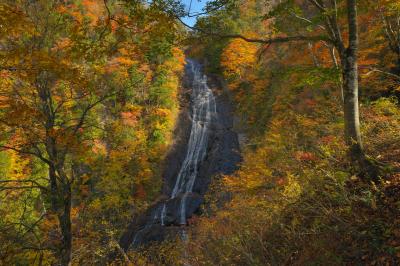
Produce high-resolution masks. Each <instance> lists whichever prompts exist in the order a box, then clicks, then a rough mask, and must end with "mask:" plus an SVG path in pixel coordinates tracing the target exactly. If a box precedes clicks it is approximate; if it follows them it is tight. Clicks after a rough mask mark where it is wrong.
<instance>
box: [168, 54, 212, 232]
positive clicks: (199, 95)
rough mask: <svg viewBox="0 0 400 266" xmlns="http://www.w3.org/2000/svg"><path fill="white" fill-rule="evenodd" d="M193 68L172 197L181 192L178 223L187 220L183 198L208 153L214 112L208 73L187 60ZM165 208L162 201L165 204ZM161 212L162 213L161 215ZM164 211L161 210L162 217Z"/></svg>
mask: <svg viewBox="0 0 400 266" xmlns="http://www.w3.org/2000/svg"><path fill="white" fill-rule="evenodd" d="M187 63H188V65H189V66H190V70H191V72H192V76H193V81H192V95H191V101H192V127H191V131H190V137H189V142H188V145H187V152H186V157H185V159H184V161H183V163H182V166H181V168H180V170H179V173H178V176H177V178H176V182H175V185H174V188H173V190H172V193H171V196H170V197H171V199H173V198H175V197H177V196H179V195H181V196H182V198H181V204H180V210H179V213H180V224H186V207H187V206H186V199H187V196H188V194H189V193H190V192H192V190H193V186H194V183H195V180H196V177H197V174H198V170H199V166H200V164H201V162H202V161H203V159H204V157H205V156H206V153H207V144H208V137H209V129H210V123H211V122H212V118H213V117H214V114H215V113H216V106H215V98H214V95H213V93H212V90H211V89H210V88H209V87H208V85H207V76H206V75H204V74H203V73H202V72H201V67H200V65H199V64H198V63H196V62H195V61H192V60H190V59H188V60H187ZM163 209H165V203H164V207H163ZM163 215H164V217H163ZM165 215H166V211H163V213H162V214H161V220H162V221H164V218H165Z"/></svg>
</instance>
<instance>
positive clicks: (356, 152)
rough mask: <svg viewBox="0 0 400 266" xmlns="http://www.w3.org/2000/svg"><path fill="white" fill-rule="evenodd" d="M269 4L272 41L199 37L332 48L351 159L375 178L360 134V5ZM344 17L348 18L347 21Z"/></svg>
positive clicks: (321, 1) (308, 0) (318, 1)
mask: <svg viewBox="0 0 400 266" xmlns="http://www.w3.org/2000/svg"><path fill="white" fill-rule="evenodd" d="M268 4H269V5H270V6H271V8H270V11H269V12H267V13H266V15H265V16H264V19H266V20H271V21H272V22H273V24H272V25H273V27H274V32H272V33H268V34H267V35H269V38H251V37H249V36H246V35H245V34H224V33H222V34H221V33H219V32H218V29H217V31H216V30H214V29H210V28H208V27H201V28H198V27H195V28H194V29H195V30H198V31H199V32H200V34H206V35H209V36H214V37H216V36H217V37H222V38H239V39H242V40H244V41H247V42H252V43H260V44H263V45H265V46H267V47H268V46H269V45H272V44H282V43H287V42H324V43H326V44H327V45H328V46H331V47H333V48H334V50H333V54H332V55H333V57H334V58H335V57H336V55H335V54H338V57H339V59H340V61H339V63H340V69H341V74H342V79H341V82H342V84H341V87H342V89H343V111H344V120H345V138H346V143H347V145H348V147H349V155H350V158H351V161H352V162H353V165H354V166H355V167H357V168H359V170H360V171H361V172H362V173H363V174H365V175H369V176H370V177H373V178H376V177H377V175H378V172H377V167H376V165H375V163H373V162H372V161H371V160H370V159H369V158H368V157H367V156H366V154H365V152H364V147H363V142H362V138H361V134H360V118H359V99H358V97H359V85H358V64H357V62H358V50H359V40H358V38H359V37H358V22H357V20H358V15H357V1H356V0H346V1H333V0H332V1H330V0H326V1H325V0H305V1H281V2H279V3H277V4H273V3H272V4H271V3H268ZM342 14H346V17H343V16H342ZM288 21H292V23H293V24H291V27H287V25H288V24H287V23H288ZM284 25H286V26H284ZM345 29H347V30H346V31H345ZM277 32H278V33H279V32H281V35H280V36H279V34H278V33H277ZM277 35H278V36H277ZM335 62H336V61H335Z"/></svg>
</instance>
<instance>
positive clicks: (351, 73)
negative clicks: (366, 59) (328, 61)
mask: <svg viewBox="0 0 400 266" xmlns="http://www.w3.org/2000/svg"><path fill="white" fill-rule="evenodd" d="M342 64H343V73H342V75H343V96H344V97H343V100H344V126H345V137H346V143H347V145H348V146H349V148H350V156H351V157H352V159H353V161H360V160H363V158H364V150H363V145H362V140H361V134H360V115H359V107H358V71H357V62H356V59H355V58H354V57H353V56H352V55H346V56H344V57H343V58H342Z"/></svg>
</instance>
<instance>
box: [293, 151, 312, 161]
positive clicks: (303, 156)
mask: <svg viewBox="0 0 400 266" xmlns="http://www.w3.org/2000/svg"><path fill="white" fill-rule="evenodd" d="M295 157H296V160H298V161H312V162H313V161H316V159H317V158H316V156H315V155H314V154H313V153H311V152H306V151H297V152H296V153H295Z"/></svg>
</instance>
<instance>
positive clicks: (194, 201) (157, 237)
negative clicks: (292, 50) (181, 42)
mask: <svg viewBox="0 0 400 266" xmlns="http://www.w3.org/2000/svg"><path fill="white" fill-rule="evenodd" d="M182 83H183V84H182V85H183V86H182V87H183V89H182V90H181V97H180V98H181V112H180V115H179V121H178V124H177V127H176V129H175V132H174V136H175V137H174V138H175V143H174V145H173V147H172V148H171V150H170V152H169V154H168V155H167V157H166V160H165V167H164V173H163V178H164V185H163V190H162V196H161V197H160V200H159V201H158V202H156V203H155V204H154V205H152V206H151V207H150V208H148V210H147V211H146V212H145V213H144V214H143V215H141V216H139V217H136V218H135V219H134V220H133V221H132V222H131V224H130V225H129V226H128V228H127V229H126V231H125V232H124V234H123V235H122V237H121V239H120V246H121V247H122V248H123V249H124V250H128V249H129V248H131V247H137V246H140V245H143V244H146V243H148V242H151V241H162V240H164V239H166V238H168V237H170V236H172V237H173V236H174V235H176V233H177V232H178V231H179V230H180V229H181V228H182V226H186V222H187V219H188V218H190V217H192V216H193V214H199V212H200V206H201V204H202V203H203V197H204V194H205V193H206V191H207V189H208V185H209V184H210V182H211V180H212V178H213V177H217V176H219V175H221V174H230V173H232V172H234V171H235V170H236V169H237V167H238V163H239V162H240V160H241V157H240V152H239V142H238V136H237V134H236V133H235V132H234V131H233V113H232V106H231V103H230V101H229V97H228V95H227V93H226V92H225V91H224V90H223V89H222V86H219V85H218V82H217V80H216V79H210V78H208V77H206V76H205V75H204V73H203V70H202V67H201V65H200V64H199V63H198V62H196V61H194V60H191V59H188V61H187V64H186V67H185V76H184V78H183V82H182ZM177 180H178V182H177ZM193 181H194V182H193Z"/></svg>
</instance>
